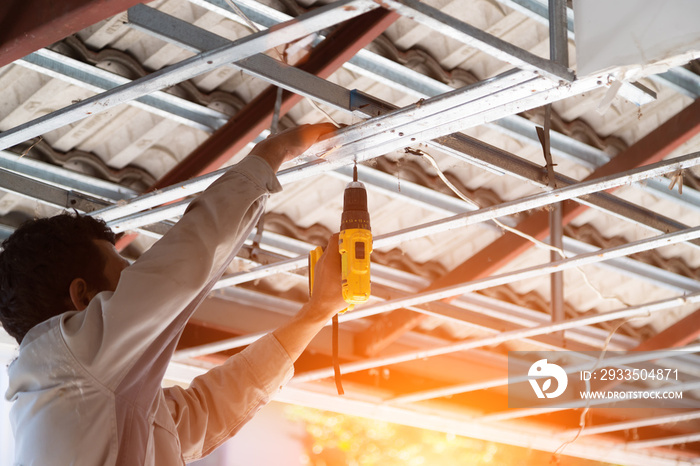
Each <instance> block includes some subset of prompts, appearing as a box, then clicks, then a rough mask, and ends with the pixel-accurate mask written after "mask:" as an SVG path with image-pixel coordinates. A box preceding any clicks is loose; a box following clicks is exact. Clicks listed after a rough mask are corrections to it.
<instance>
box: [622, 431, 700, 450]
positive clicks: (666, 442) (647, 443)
mask: <svg viewBox="0 0 700 466" xmlns="http://www.w3.org/2000/svg"><path fill="white" fill-rule="evenodd" d="M693 442H700V434H697V433H696V434H685V435H674V436H672V437H662V438H656V439H649V440H633V441H631V442H627V443H626V444H625V448H628V449H635V450H636V449H640V448H656V447H667V446H670V445H679V444H682V443H693Z"/></svg>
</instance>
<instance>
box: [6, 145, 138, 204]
mask: <svg viewBox="0 0 700 466" xmlns="http://www.w3.org/2000/svg"><path fill="white" fill-rule="evenodd" d="M0 168H4V169H5V170H9V171H12V172H15V173H19V174H21V175H25V176H27V177H29V178H33V179H35V180H38V181H43V182H45V183H49V184H54V185H58V186H62V187H65V188H68V189H71V190H74V191H79V192H81V193H84V194H88V195H90V196H92V197H98V198H101V199H104V200H105V201H108V202H110V203H116V202H117V201H123V200H126V199H130V198H132V197H135V196H137V195H138V193H137V192H136V191H134V190H132V189H129V188H126V187H124V186H121V185H119V184H116V183H111V182H109V181H103V180H100V179H97V178H93V177H91V176H87V175H83V174H82V173H78V172H75V171H72V170H66V169H65V168H61V167H57V166H56V165H53V164H50V163H46V162H41V161H39V160H34V159H30V158H29V157H20V156H18V155H16V154H12V153H9V152H6V151H0Z"/></svg>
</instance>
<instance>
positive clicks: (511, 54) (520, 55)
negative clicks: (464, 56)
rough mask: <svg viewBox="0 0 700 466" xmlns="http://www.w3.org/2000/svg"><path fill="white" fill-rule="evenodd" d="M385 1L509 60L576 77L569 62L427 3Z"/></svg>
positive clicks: (554, 76) (568, 78)
mask: <svg viewBox="0 0 700 466" xmlns="http://www.w3.org/2000/svg"><path fill="white" fill-rule="evenodd" d="M382 5H383V6H385V7H386V8H390V9H392V10H394V11H396V12H397V13H399V14H401V15H403V16H405V17H407V18H411V19H413V20H415V21H417V22H418V23H421V24H423V25H425V26H428V27H430V28H432V29H434V30H436V31H439V32H440V33H441V34H444V35H446V36H448V37H451V38H453V39H456V40H458V41H460V42H462V43H463V44H465V45H468V46H471V47H474V48H475V49H477V50H480V51H482V52H484V53H487V54H489V55H491V56H492V57H494V58H497V59H499V60H502V61H504V62H506V63H510V64H512V65H515V66H517V67H520V68H523V69H529V70H533V71H537V72H539V73H542V74H544V75H546V76H548V77H549V78H551V79H554V80H557V81H558V80H560V79H563V80H566V81H573V80H574V73H573V71H571V70H569V69H568V68H567V67H566V66H561V65H559V64H557V63H555V62H553V61H550V60H547V59H544V58H542V57H538V56H537V55H534V54H532V53H530V52H529V51H527V50H524V49H521V48H519V47H516V46H514V45H513V44H511V43H509V42H506V41H504V40H502V39H500V38H498V37H495V36H492V35H491V34H489V33H487V32H485V31H482V30H480V29H478V28H475V27H473V26H470V25H469V24H466V23H464V22H462V21H459V20H457V19H456V18H454V17H453V16H450V15H448V14H445V13H443V12H442V11H440V10H438V9H437V8H433V7H431V6H429V5H426V4H425V3H421V2H419V1H416V0H383V1H382Z"/></svg>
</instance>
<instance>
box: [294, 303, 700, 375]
mask: <svg viewBox="0 0 700 466" xmlns="http://www.w3.org/2000/svg"><path fill="white" fill-rule="evenodd" d="M450 293H452V292H450ZM450 293H447V295H450ZM424 294H426V293H424ZM424 299H426V301H427V300H432V299H433V296H430V297H429V298H424ZM435 299H440V298H435ZM409 301H413V300H409ZM698 302H700V293H693V294H689V295H686V296H680V297H676V298H671V299H666V300H661V301H656V302H653V303H647V304H643V305H640V306H632V307H629V308H626V309H620V310H617V311H610V312H603V313H600V314H596V315H593V316H584V317H578V318H574V319H569V320H567V321H565V322H557V323H555V324H548V325H542V326H539V327H533V328H527V329H521V330H513V331H509V332H503V333H501V334H499V335H495V336H492V337H486V338H481V339H478V340H470V341H464V342H459V343H454V344H451V345H446V346H443V347H439V348H432V349H427V350H419V351H411V352H407V353H402V354H396V355H392V356H387V357H382V358H371V359H367V360H364V361H358V362H352V363H346V364H342V365H341V371H342V373H344V374H346V373H350V372H358V371H362V370H366V369H371V368H375V367H381V366H386V365H391V364H399V363H402V362H408V361H415V360H418V359H425V358H429V357H433V356H440V355H443V354H448V353H452V352H455V351H466V350H469V349H473V348H480V347H483V346H490V345H496V344H500V343H504V342H506V341H511V340H518V339H521V338H525V337H532V336H536V335H546V334H549V333H553V332H559V331H562V330H568V329H570V328H576V327H581V326H585V325H593V324H598V323H601V322H609V321H611V320H617V319H626V318H630V317H637V316H646V315H651V314H652V313H655V312H659V311H663V310H666V309H670V308H673V307H677V306H682V305H685V304H695V303H698ZM389 303H390V304H391V306H387V307H390V308H393V309H398V308H400V307H403V305H404V303H396V302H389ZM394 304H395V305H396V306H395V307H394V306H393V305H394ZM406 304H418V303H417V302H412V303H406ZM370 307H372V308H375V309H372V311H375V310H376V311H381V312H386V310H389V309H386V310H385V309H378V308H379V306H370ZM357 313H362V314H363V317H364V314H365V313H364V312H362V311H354V312H351V313H346V314H344V315H343V317H346V318H347V317H349V316H352V315H353V314H357ZM377 313H378V312H377ZM372 315H373V314H372ZM332 376H333V368H324V369H319V370H316V371H310V372H307V373H305V374H303V375H299V376H297V378H298V381H300V382H306V381H310V380H317V379H323V378H326V377H332Z"/></svg>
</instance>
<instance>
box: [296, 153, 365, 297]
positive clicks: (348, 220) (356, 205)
mask: <svg viewBox="0 0 700 466" xmlns="http://www.w3.org/2000/svg"><path fill="white" fill-rule="evenodd" d="M338 249H339V250H340V256H341V267H342V270H341V279H342V282H341V285H342V290H343V299H344V300H345V302H346V303H348V309H352V308H353V307H354V305H355V304H362V303H364V302H366V301H367V300H368V299H369V296H370V288H371V285H370V272H369V267H370V265H369V264H370V260H369V259H370V254H371V253H372V230H371V228H370V224H369V211H368V210H367V191H366V190H365V185H364V184H362V183H360V182H359V181H357V166H355V169H354V170H353V181H352V182H350V183H348V185H347V187H346V188H345V194H344V197H343V214H342V216H341V218H340V238H339V245H338ZM321 253H322V250H321V248H316V249H315V250H313V251H311V253H310V254H309V284H310V285H311V284H313V274H314V266H315V264H316V261H317V260H318V259H319V257H321Z"/></svg>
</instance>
